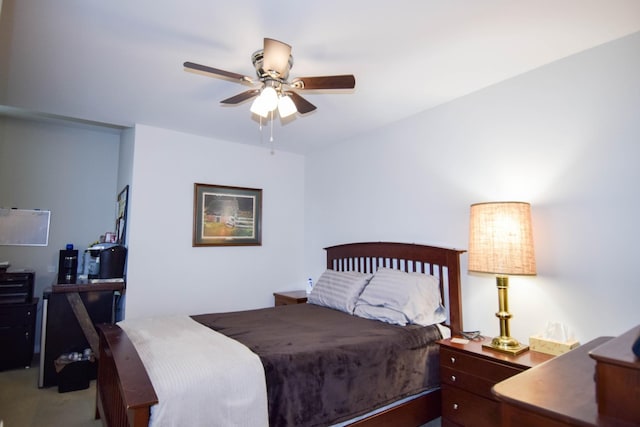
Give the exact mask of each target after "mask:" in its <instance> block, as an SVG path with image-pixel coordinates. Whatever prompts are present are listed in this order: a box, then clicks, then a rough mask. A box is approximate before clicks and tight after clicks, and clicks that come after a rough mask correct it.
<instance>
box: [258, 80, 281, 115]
mask: <svg viewBox="0 0 640 427" xmlns="http://www.w3.org/2000/svg"><path fill="white" fill-rule="evenodd" d="M260 98H262V102H263V103H264V108H266V109H267V110H268V111H273V110H275V109H276V107H277V106H278V93H277V92H276V90H275V89H274V88H272V87H271V86H267V87H265V88H264V89H263V90H262V93H261V94H260Z"/></svg>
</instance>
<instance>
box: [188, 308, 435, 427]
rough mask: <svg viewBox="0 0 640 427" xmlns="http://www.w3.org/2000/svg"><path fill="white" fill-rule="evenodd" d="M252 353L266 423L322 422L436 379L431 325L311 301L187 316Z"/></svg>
mask: <svg viewBox="0 0 640 427" xmlns="http://www.w3.org/2000/svg"><path fill="white" fill-rule="evenodd" d="M192 318H193V319H194V320H196V321H197V322H199V323H201V324H203V325H205V326H208V327H210V328H211V329H213V330H215V331H218V332H220V333H222V334H224V335H226V336H228V337H230V338H233V339H235V340H237V341H239V342H241V343H243V344H244V345H246V346H247V347H249V348H250V349H251V350H252V351H253V352H254V353H256V354H257V355H258V356H259V357H260V359H261V360H262V364H263V365H264V370H265V375H266V383H267V399H268V404H269V424H270V425H271V426H274V427H275V426H326V425H329V424H332V423H337V422H340V421H344V420H348V419H351V418H353V417H356V416H358V415H361V414H364V413H367V412H369V411H371V410H373V409H375V408H378V407H380V406H384V405H386V404H388V403H390V402H393V401H395V400H398V399H401V398H403V397H406V396H410V395H412V394H416V393H419V392H421V391H424V390H428V389H431V388H434V387H437V386H438V384H439V380H438V378H439V368H438V348H437V347H438V346H437V344H435V341H436V340H438V339H440V338H441V336H440V332H439V330H438V328H437V327H436V326H428V327H421V326H414V325H411V326H406V327H402V326H395V325H389V324H386V323H382V322H378V321H375V320H367V319H362V318H359V317H356V316H351V315H348V314H345V313H342V312H340V311H337V310H332V309H329V308H324V307H319V306H315V305H312V304H299V305H285V306H278V307H273V308H265V309H259V310H250V311H243V312H233V313H217V314H204V315H197V316H192Z"/></svg>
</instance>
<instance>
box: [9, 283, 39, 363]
mask: <svg viewBox="0 0 640 427" xmlns="http://www.w3.org/2000/svg"><path fill="white" fill-rule="evenodd" d="M34 280H35V273H34V272H33V271H26V270H18V271H11V270H2V271H0V349H1V350H0V371H3V370H6V369H14V368H25V367H29V366H31V361H32V359H33V341H34V335H35V327H36V311H37V308H38V299H37V298H35V299H34V298H33V283H34Z"/></svg>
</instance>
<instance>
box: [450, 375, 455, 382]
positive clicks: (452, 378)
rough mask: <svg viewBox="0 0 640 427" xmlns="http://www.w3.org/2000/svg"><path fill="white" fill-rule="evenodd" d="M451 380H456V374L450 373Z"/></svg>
mask: <svg viewBox="0 0 640 427" xmlns="http://www.w3.org/2000/svg"><path fill="white" fill-rule="evenodd" d="M451 382H454V383H455V382H456V376H455V375H451Z"/></svg>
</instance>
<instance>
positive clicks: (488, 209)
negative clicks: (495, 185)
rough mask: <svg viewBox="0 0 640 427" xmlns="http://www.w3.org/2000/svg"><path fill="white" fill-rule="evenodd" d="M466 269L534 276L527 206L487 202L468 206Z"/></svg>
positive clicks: (529, 208) (522, 203) (529, 207)
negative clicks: (469, 210)
mask: <svg viewBox="0 0 640 427" xmlns="http://www.w3.org/2000/svg"><path fill="white" fill-rule="evenodd" d="M469 227H470V229H469V271H472V272H478V273H492V274H499V275H503V274H504V275H535V274H536V259H535V254H534V250H533V232H532V227H531V205H529V203H524V202H490V203H477V204H474V205H471V218H470V222H469Z"/></svg>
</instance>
